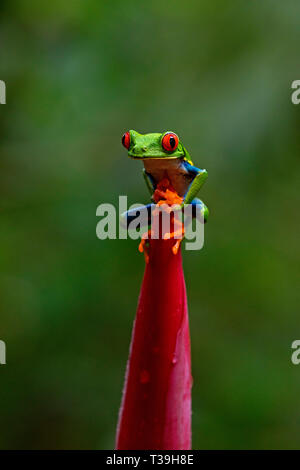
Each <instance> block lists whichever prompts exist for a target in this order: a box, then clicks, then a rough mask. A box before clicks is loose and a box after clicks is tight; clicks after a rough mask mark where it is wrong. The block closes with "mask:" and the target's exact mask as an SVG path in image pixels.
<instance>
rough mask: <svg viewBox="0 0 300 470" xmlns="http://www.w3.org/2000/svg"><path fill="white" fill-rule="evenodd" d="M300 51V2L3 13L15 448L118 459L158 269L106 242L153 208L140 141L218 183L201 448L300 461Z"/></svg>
mask: <svg viewBox="0 0 300 470" xmlns="http://www.w3.org/2000/svg"><path fill="white" fill-rule="evenodd" d="M299 39H300V5H299V1H297V0H295V1H292V0H287V1H285V2H274V0H255V1H251V2H250V1H248V2H244V1H234V0H229V1H227V2H213V1H211V0H201V1H199V0H189V2H183V1H178V0H172V1H169V0H168V1H165V2H162V1H158V0H151V1H148V2H146V4H143V3H142V2H140V1H137V0H127V1H120V0H116V1H114V2H108V1H99V0H77V1H74V2H67V1H58V0H55V1H52V2H48V3H45V2H38V1H37V0H15V1H14V2H11V1H8V0H5V1H4V0H2V2H1V18H0V41H1V44H2V46H1V67H0V70H1V72H0V79H2V80H4V81H5V82H6V85H7V104H6V105H5V106H4V105H3V106H0V111H1V113H0V119H1V126H0V180H1V181H0V191H1V197H0V227H1V229H0V245H1V262H0V309H1V313H0V339H2V340H4V341H5V342H6V345H7V365H5V366H0V423H1V424H0V448H9V449H15V448H25V449H45V448H52V449H63V448H64V449H70V448H71V449H72V448H73V449H86V448H92V449H93V448H100V449H109V448H113V445H114V434H115V428H116V422H117V415H118V408H119V404H120V399H121V390H122V385H123V378H124V371H125V365H126V360H127V355H128V348H129V341H130V335H131V328H132V322H133V319H134V316H135V308H136V303H137V296H138V292H139V287H140V283H141V280H142V275H143V270H144V260H143V256H142V255H140V254H139V253H138V251H137V242H136V241H132V240H128V241H125V240H106V241H100V240H98V239H97V238H96V232H95V230H96V224H97V222H98V220H99V219H97V217H96V208H97V206H98V205H99V204H100V203H102V202H111V203H117V201H118V196H119V195H125V194H126V195H128V198H129V203H130V204H131V203H134V202H147V201H148V193H147V189H146V187H145V185H144V182H143V179H142V176H141V163H140V162H136V161H131V160H129V159H128V158H127V157H126V151H125V149H124V148H122V146H121V143H120V139H121V135H122V133H123V132H124V131H126V130H127V129H136V130H138V131H139V132H141V133H146V132H155V131H158V132H160V131H164V130H169V129H171V130H174V131H175V132H178V133H179V135H180V137H181V138H182V140H183V143H184V145H185V146H186V147H187V149H188V150H189V152H190V154H191V155H192V158H193V160H194V162H195V163H196V164H197V165H199V166H200V167H203V168H207V170H208V173H209V178H208V181H207V183H206V184H205V186H204V187H203V190H202V191H201V194H200V197H201V198H202V199H203V200H204V201H205V203H206V204H207V205H208V207H209V209H210V211H211V216H210V220H209V223H208V224H207V225H206V232H205V237H206V242H205V247H204V249H203V250H202V251H199V252H195V251H194V252H193V251H187V252H184V269H185V274H186V282H187V288H188V296H189V312H190V322H191V335H192V357H193V376H194V386H193V448H195V449H216V448H218V449H240V448H244V449H253V448H257V449H261V448H272V449H273V448H300V441H299V435H300V398H299V397H300V366H299V367H297V366H295V365H292V363H291V360H290V357H291V343H292V341H293V340H295V339H299V337H300V325H299V311H298V309H299V301H300V298H299V278H300V272H299V261H300V259H299V258H300V251H299V228H300V227H299V206H300V198H299V183H300V162H299V150H300V148H299V147H300V140H299V124H300V106H299V107H297V106H295V105H293V104H292V103H291V91H292V90H291V83H292V81H293V80H296V79H300V76H299Z"/></svg>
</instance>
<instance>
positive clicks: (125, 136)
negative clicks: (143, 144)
mask: <svg viewBox="0 0 300 470" xmlns="http://www.w3.org/2000/svg"><path fill="white" fill-rule="evenodd" d="M122 144H123V145H124V147H125V148H126V149H127V150H128V149H129V147H130V132H125V134H123V136H122Z"/></svg>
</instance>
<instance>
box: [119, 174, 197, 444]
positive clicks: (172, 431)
mask: <svg viewBox="0 0 300 470" xmlns="http://www.w3.org/2000/svg"><path fill="white" fill-rule="evenodd" d="M162 183H163V182H162ZM164 184H165V181H164ZM161 189H162V190H163V191H162V193H161V194H160V195H159V196H158V193H156V194H154V200H155V198H156V199H157V198H159V199H160V200H161V197H164V198H165V199H164V200H163V201H164V202H167V203H169V204H170V203H173V202H174V197H173V196H174V194H172V195H171V194H168V195H167V194H166V191H165V186H163V184H161V185H160V186H159V187H158V191H160V190H161ZM169 191H170V192H171V193H174V190H173V188H171V187H170V186H169ZM175 194H176V193H175ZM177 197H178V196H177ZM175 199H176V198H175ZM171 201H172V202H171ZM176 202H178V201H176ZM173 225H174V219H173ZM173 230H174V231H175V229H174V227H173ZM150 235H151V234H150ZM152 235H153V233H152ZM172 235H173V234H171V238H169V239H166V240H165V239H162V238H160V239H151V238H150V239H149V241H148V243H149V245H148V249H147V256H146V260H147V259H148V262H147V263H146V268H145V273H144V279H143V283H142V287H141V293H140V298H139V301H138V308H137V315H136V319H135V323H134V328H133V333H132V340H131V346H130V353H129V360H128V364H127V371H126V378H125V385H124V391H123V398H122V404H121V408H120V413H119V422H118V428H117V437H116V449H122V450H135V449H150V450H180V449H186V450H188V449H190V448H191V386H192V377H191V358H190V335H189V322H188V309H187V299H186V287H185V280H184V274H183V269H182V257H181V249H180V246H179V244H178V247H177V249H175V252H176V253H177V254H174V249H173V248H174V240H173V239H172V238H173V237H172ZM176 244H177V242H176V243H175V245H176ZM142 248H144V249H145V243H144V244H143V243H142Z"/></svg>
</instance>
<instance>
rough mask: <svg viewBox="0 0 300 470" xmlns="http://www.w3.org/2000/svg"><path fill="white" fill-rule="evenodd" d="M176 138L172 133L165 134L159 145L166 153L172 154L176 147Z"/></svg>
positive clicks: (177, 140)
mask: <svg viewBox="0 0 300 470" xmlns="http://www.w3.org/2000/svg"><path fill="white" fill-rule="evenodd" d="M178 142H179V139H178V136H177V135H176V134H174V132H166V133H165V135H164V136H163V138H162V141H161V145H162V146H163V148H164V149H165V150H166V151H167V152H174V150H176V149H177V147H178Z"/></svg>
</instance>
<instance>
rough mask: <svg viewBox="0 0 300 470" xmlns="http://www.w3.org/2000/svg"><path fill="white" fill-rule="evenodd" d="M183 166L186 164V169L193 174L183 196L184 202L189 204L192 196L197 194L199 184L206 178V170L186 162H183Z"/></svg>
mask: <svg viewBox="0 0 300 470" xmlns="http://www.w3.org/2000/svg"><path fill="white" fill-rule="evenodd" d="M185 166H186V169H187V170H188V171H189V173H191V174H194V175H195V177H194V179H193V181H192V182H191V184H190V186H189V188H188V190H187V192H186V194H185V196H184V204H191V202H192V201H193V199H194V197H195V196H196V195H197V194H198V192H199V190H200V188H201V186H202V185H203V183H204V182H205V180H206V178H207V171H206V170H200V169H199V168H197V167H195V166H192V165H190V164H188V163H185Z"/></svg>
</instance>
